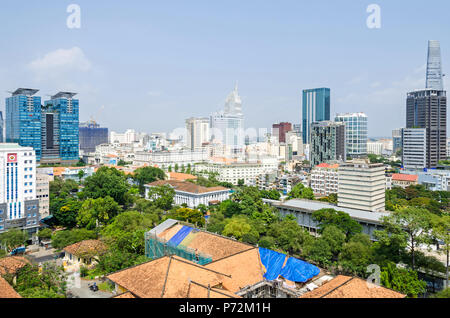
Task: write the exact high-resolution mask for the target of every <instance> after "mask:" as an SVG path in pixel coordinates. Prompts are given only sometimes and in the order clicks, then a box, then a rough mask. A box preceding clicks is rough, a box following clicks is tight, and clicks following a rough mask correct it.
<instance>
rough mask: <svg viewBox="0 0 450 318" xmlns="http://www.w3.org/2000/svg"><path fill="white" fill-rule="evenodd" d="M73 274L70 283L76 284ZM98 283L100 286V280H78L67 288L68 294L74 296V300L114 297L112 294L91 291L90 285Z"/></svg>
mask: <svg viewBox="0 0 450 318" xmlns="http://www.w3.org/2000/svg"><path fill="white" fill-rule="evenodd" d="M75 277H76V276H74V275H73V274H72V275H70V276H69V281H70V282H74V280H73V278H75ZM77 281H78V283H77ZM94 282H96V283H97V285H98V284H100V281H98V280H89V281H87V280H84V279H76V278H75V283H74V284H73V283H69V286H68V288H67V290H68V292H69V293H70V294H71V295H72V298H110V297H112V296H113V294H112V293H109V292H103V291H100V290H99V291H96V292H93V291H91V290H90V289H89V286H88V285H89V284H92V283H94Z"/></svg>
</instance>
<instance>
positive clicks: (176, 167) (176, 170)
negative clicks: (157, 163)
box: [175, 163, 180, 172]
mask: <svg viewBox="0 0 450 318" xmlns="http://www.w3.org/2000/svg"><path fill="white" fill-rule="evenodd" d="M179 168H180V167H179V166H178V163H176V164H175V172H178V169H179Z"/></svg>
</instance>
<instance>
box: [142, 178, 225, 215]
mask: <svg viewBox="0 0 450 318" xmlns="http://www.w3.org/2000/svg"><path fill="white" fill-rule="evenodd" d="M164 185H168V186H170V187H172V188H173V189H174V191H175V197H174V203H175V204H176V205H182V204H187V206H188V207H189V208H191V209H194V208H197V207H198V206H199V205H200V204H204V205H206V206H209V205H212V204H217V203H220V202H222V201H225V200H228V199H229V198H230V189H227V188H224V187H212V188H207V187H202V186H199V185H197V184H195V183H192V182H188V181H178V180H159V181H155V182H152V183H150V184H147V185H145V198H147V199H149V200H152V199H153V198H151V197H150V192H149V191H150V189H151V188H152V187H157V186H164Z"/></svg>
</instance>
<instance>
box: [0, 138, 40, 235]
mask: <svg viewBox="0 0 450 318" xmlns="http://www.w3.org/2000/svg"><path fill="white" fill-rule="evenodd" d="M40 219H41V218H40V214H39V200H38V199H37V197H36V154H35V152H34V150H33V148H32V147H21V146H19V145H18V144H12V143H5V144H0V233H1V232H4V231H6V230H9V229H11V228H19V229H23V230H27V231H28V232H29V233H34V232H36V231H37V229H38V228H39V221H40Z"/></svg>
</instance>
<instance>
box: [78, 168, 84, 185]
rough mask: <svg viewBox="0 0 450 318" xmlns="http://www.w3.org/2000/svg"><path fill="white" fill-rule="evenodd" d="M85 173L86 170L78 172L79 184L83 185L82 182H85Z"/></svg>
mask: <svg viewBox="0 0 450 318" xmlns="http://www.w3.org/2000/svg"><path fill="white" fill-rule="evenodd" d="M85 174H86V173H85V172H84V170H81V169H80V170H79V171H78V180H79V182H80V183H81V181H82V180H83V177H84V176H85Z"/></svg>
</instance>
